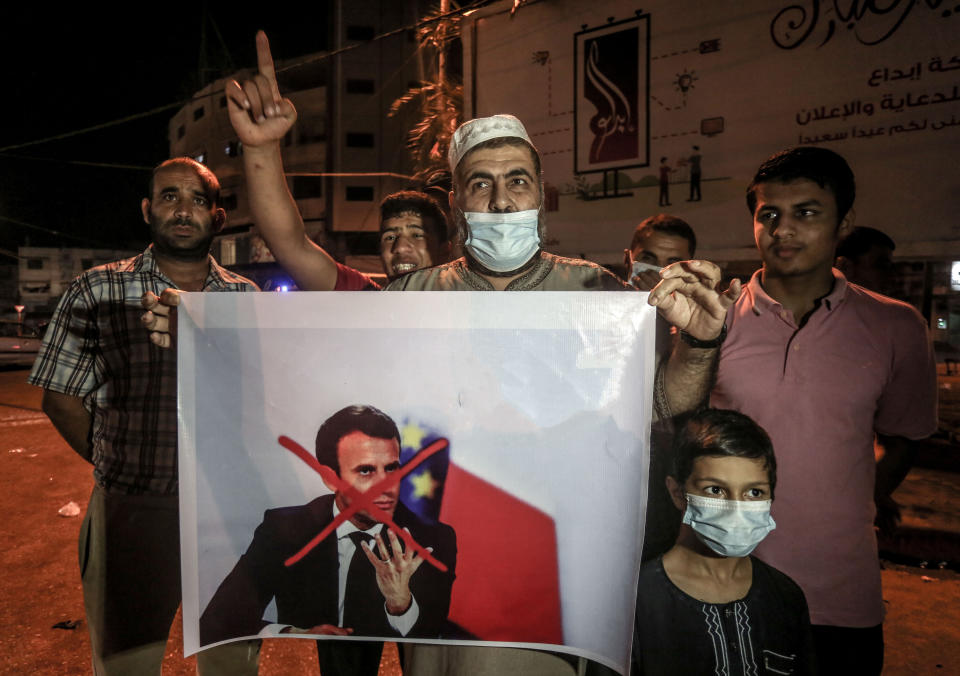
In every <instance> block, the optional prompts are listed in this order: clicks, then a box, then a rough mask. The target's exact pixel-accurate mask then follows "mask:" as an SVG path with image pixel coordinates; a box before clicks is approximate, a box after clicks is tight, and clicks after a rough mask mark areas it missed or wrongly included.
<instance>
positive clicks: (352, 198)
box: [347, 185, 373, 202]
mask: <svg viewBox="0 0 960 676" xmlns="http://www.w3.org/2000/svg"><path fill="white" fill-rule="evenodd" d="M347 201H348V202H372V201H373V186H370V185H348V186H347Z"/></svg>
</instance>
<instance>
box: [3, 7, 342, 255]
mask: <svg viewBox="0 0 960 676" xmlns="http://www.w3.org/2000/svg"><path fill="white" fill-rule="evenodd" d="M275 4H276V5H277V6H278V7H279V6H280V4H279V3H275ZM204 5H206V6H207V8H208V9H207V11H206V14H205V13H204V10H203V9H202V8H203V7H204ZM327 5H328V3H327V2H323V1H320V2H312V3H309V4H307V3H304V4H303V6H302V8H301V7H297V6H296V5H294V6H295V7H297V9H296V10H295V12H293V13H286V14H283V13H281V12H280V10H279V9H278V10H277V11H276V12H273V13H272V14H271V13H267V12H263V13H261V14H259V15H258V14H254V13H249V12H248V13H246V14H239V13H238V12H239V11H240V10H239V5H238V4H236V3H226V2H209V3H201V2H192V3H187V2H172V3H166V4H163V5H161V4H159V3H154V4H148V3H145V4H137V5H130V14H127V15H115V14H111V13H109V12H108V10H106V9H105V7H102V6H97V5H95V4H94V5H91V4H86V5H79V6H78V5H73V6H71V7H69V8H63V9H61V8H56V9H54V8H53V7H51V6H50V5H47V4H46V3H36V2H34V3H22V4H21V3H16V4H11V5H9V6H7V7H5V8H4V12H3V15H4V16H3V21H2V24H0V50H2V51H0V55H2V63H3V64H4V68H3V72H4V77H3V78H2V84H0V91H3V92H4V95H2V96H0V100H2V101H3V104H2V107H3V117H2V120H3V124H2V125H0V248H2V249H6V250H11V249H13V250H15V249H16V247H17V246H22V245H26V244H27V243H28V242H29V244H30V245H33V246H92V247H127V248H140V247H142V246H144V245H145V243H146V242H147V241H148V235H147V230H146V225H145V224H144V223H143V220H142V217H141V215H140V199H141V198H142V197H143V196H144V193H145V192H146V181H147V178H148V173H149V172H148V170H149V168H150V167H152V166H154V165H156V164H157V163H159V162H160V161H162V160H164V159H165V158H166V157H167V155H168V147H167V123H168V121H169V119H170V118H171V117H172V116H173V115H174V113H175V112H176V111H177V110H178V109H179V106H176V107H173V108H170V109H168V110H165V111H163V112H160V113H157V114H154V115H151V116H149V117H146V118H143V119H139V120H137V121H133V122H126V123H123V124H120V125H116V126H112V127H109V128H107V129H104V130H100V131H96V132H91V133H85V134H82V135H80V136H76V137H73V138H69V139H64V140H58V141H51V142H46V143H41V144H36V145H30V146H26V147H21V148H10V146H15V145H19V144H23V143H28V142H31V141H35V140H39V139H45V138H48V137H52V136H56V135H58V134H64V133H67V132H71V131H74V130H77V129H82V128H85V127H89V126H93V125H98V124H102V123H105V122H111V121H113V120H119V119H122V118H125V117H127V116H131V115H136V114H139V113H143V112H146V111H149V110H152V109H153V108H156V107H160V106H164V105H166V104H170V103H176V102H178V101H185V100H186V99H188V98H189V97H190V95H191V94H192V93H193V92H195V91H196V90H197V89H199V88H200V87H201V86H202V84H204V82H201V77H200V75H199V74H198V69H199V65H200V63H201V49H200V45H201V29H202V26H203V25H204V18H205V16H206V19H207V21H206V26H207V50H206V54H207V62H208V63H212V64H213V65H215V66H216V65H218V64H219V65H221V66H222V67H223V68H225V70H224V71H221V72H214V73H213V74H212V75H208V78H207V80H206V81H209V80H212V79H215V78H216V77H219V76H221V75H224V74H227V73H229V72H232V71H233V70H234V69H236V68H244V67H252V66H254V65H256V52H255V47H254V34H255V32H256V30H257V29H259V28H263V29H264V30H266V31H267V34H268V35H269V36H270V39H271V43H272V47H273V53H274V56H275V57H276V58H278V59H285V58H294V57H297V56H300V55H302V54H308V53H310V52H315V51H320V50H323V49H326V48H327V44H326V41H327V37H328V25H327V22H328V18H327ZM283 6H284V7H290V4H287V3H284V4H283ZM133 14H137V15H141V16H142V18H138V19H134V18H132V16H131V15H133ZM211 20H212V23H211ZM214 24H215V25H216V27H217V28H218V29H219V32H220V35H221V36H222V37H223V42H224V43H225V45H226V50H224V49H223V48H222V47H221V43H220V41H219V40H218V39H217V36H216V33H215V31H214V30H213V25H214ZM118 25H119V26H121V27H122V28H117V27H116V26H118ZM227 53H228V54H229V58H230V59H232V61H233V66H234V67H233V68H230V66H229V61H228V57H227ZM80 162H86V163H95V164H109V165H124V166H129V167H132V168H110V167H101V166H90V165H85V164H78V163H80ZM48 231H57V232H58V233H59V234H51V233H50V232H48ZM2 258H3V260H4V261H10V260H11V259H10V258H9V257H7V256H2Z"/></svg>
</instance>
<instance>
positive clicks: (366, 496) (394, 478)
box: [278, 436, 449, 573]
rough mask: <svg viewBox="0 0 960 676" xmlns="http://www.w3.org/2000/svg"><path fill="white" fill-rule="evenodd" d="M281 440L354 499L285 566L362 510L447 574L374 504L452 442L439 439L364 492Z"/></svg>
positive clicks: (284, 438)
mask: <svg viewBox="0 0 960 676" xmlns="http://www.w3.org/2000/svg"><path fill="white" fill-rule="evenodd" d="M278 441H279V442H280V445H281V446H283V447H284V448H285V449H287V450H288V451H291V452H292V453H293V454H294V455H296V456H297V457H298V458H300V459H301V460H303V461H304V462H305V463H307V465H309V466H310V467H311V468H312V469H313V470H314V471H315V472H317V473H318V474H319V475H320V476H321V477H322V478H323V480H324V482H325V483H328V484H330V485H331V486H333V487H334V488H335V489H336V491H337V492H338V493H342V494H343V495H344V496H346V497H347V498H348V499H349V500H350V506H349V507H347V508H346V509H345V510H343V511H341V512H340V513H339V514H338V515H337V516H336V517H335V518H334V520H333V521H331V522H330V523H329V524H328V525H327V527H326V528H324V529H323V530H322V531H320V532H319V533H318V534H317V535H316V536H315V537H314V538H313V539H312V540H310V542H308V543H307V544H305V545H304V546H303V548H302V549H301V550H300V551H299V552H297V553H296V554H294V555H293V556H291V557H290V558H289V559H287V560H286V561H284V562H283V563H284V565H285V566H288V567H289V566H292V565H293V564H295V563H296V562H297V561H299V560H300V559H302V558H303V557H304V556H306V555H307V554H309V553H310V551H311V550H313V548H314V547H316V546H317V545H318V544H320V543H321V542H322V541H323V539H324V538H326V537H327V536H328V535H330V533H332V532H333V531H335V530H336V528H337V526H339V525H340V524H341V523H343V522H344V521H346V520H347V519H349V518H350V517H351V516H353V515H354V514H356V513H357V512H358V511H360V510H361V509H365V510H366V512H367V514H369V515H370V516H372V517H373V518H374V519H376V520H377V521H379V522H381V523H384V524H386V525H387V526H389V527H390V528H392V529H393V532H394V533H396V534H397V536H398V537H399V538H400V539H401V540H403V541H404V542H405V543H407V547H413V550H414V551H415V552H417V553H418V554H420V556H421V557H423V559H424V560H425V561H426V562H427V563H429V564H430V565H432V566H434V567H435V568H437V569H439V570H440V571H441V572H443V573H446V572H447V567H446V566H445V565H444V564H443V562H441V561H439V560H437V559H436V558H434V557H433V556H432V555H431V554H430V552H429V551H427V550H426V549H425V548H423V547H421V546H420V545H419V544H418V543H417V541H416V540H414V539H413V536H412V535H410V533H408V532H407V531H405V530H404V529H402V528H398V527H397V524H395V523H394V522H393V519H391V518H390V515H388V514H387V513H386V512H384V511H383V510H382V509H380V508H379V507H377V506H376V505H375V504H373V500H374V499H375V498H377V497H379V496H380V495H381V494H382V493H383V492H384V491H385V490H386V489H388V488H390V487H391V486H396V485H398V484H399V483H400V480H401V479H403V477H405V476H406V475H407V474H409V473H410V472H412V471H413V470H414V469H415V468H416V467H417V465H419V464H420V463H421V462H423V461H424V460H426V459H427V458H429V457H430V456H431V455H433V454H434V453H437V452H439V451H442V450H443V449H445V448H446V447H447V446H448V445H449V442H448V441H447V440H446V439H437V440H436V441H434V442H433V443H432V444H429V445H427V446H425V447H424V448H422V449H420V451H419V452H418V453H417V454H416V455H414V456H413V459H411V460H410V462H408V463H407V464H406V465H404V466H403V467H401V468H400V470H399V471H397V472H392V473H391V474H390V476H388V477H387V478H385V479H383V480H381V481H378V482H377V483H375V484H374V485H373V486H371V487H370V488H368V489H367V490H366V491H365V492H363V493H361V492H360V491H358V490H357V489H356V488H354V487H353V486H351V485H350V484H348V483H347V482H345V481H344V480H343V479H341V478H340V477H338V476H337V473H336V472H334V471H333V469H331V468H330V467H327V466H326V465H321V464H320V462H319V461H318V460H317V459H316V457H314V456H313V454H312V453H310V452H309V451H307V449H305V448H304V447H303V446H301V445H300V444H298V443H297V442H296V441H294V440H293V439H291V438H290V437H287V436H281V437H280V438H279V439H278Z"/></svg>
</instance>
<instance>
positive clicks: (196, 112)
mask: <svg viewBox="0 0 960 676" xmlns="http://www.w3.org/2000/svg"><path fill="white" fill-rule="evenodd" d="M204 112H205V111H204V109H203V106H200V107H199V108H194V110H193V119H194V121H196V120H199V119H200V118H201V117H203V113H204Z"/></svg>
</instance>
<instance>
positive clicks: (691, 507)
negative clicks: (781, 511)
mask: <svg viewBox="0 0 960 676" xmlns="http://www.w3.org/2000/svg"><path fill="white" fill-rule="evenodd" d="M770 504H771V501H770V500H723V499H721V498H708V497H704V496H702V495H691V494H689V493H687V510H686V511H685V512H684V514H683V523H685V524H688V525H689V526H690V528H692V529H693V532H694V534H695V535H696V536H697V538H698V539H699V540H700V542H702V543H703V544H705V545H706V546H707V547H709V548H710V549H712V550H713V551H715V552H716V553H717V554H719V555H720V556H731V557H740V556H746V555H747V554H749V553H750V552H752V551H753V550H754V549H756V548H757V545H758V544H760V542H761V541H762V540H763V538H765V537H767V534H768V533H769V532H770V531H772V530H773V529H774V528H776V527H777V524H776V523H775V522H774V520H773V517H771V516H770Z"/></svg>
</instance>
